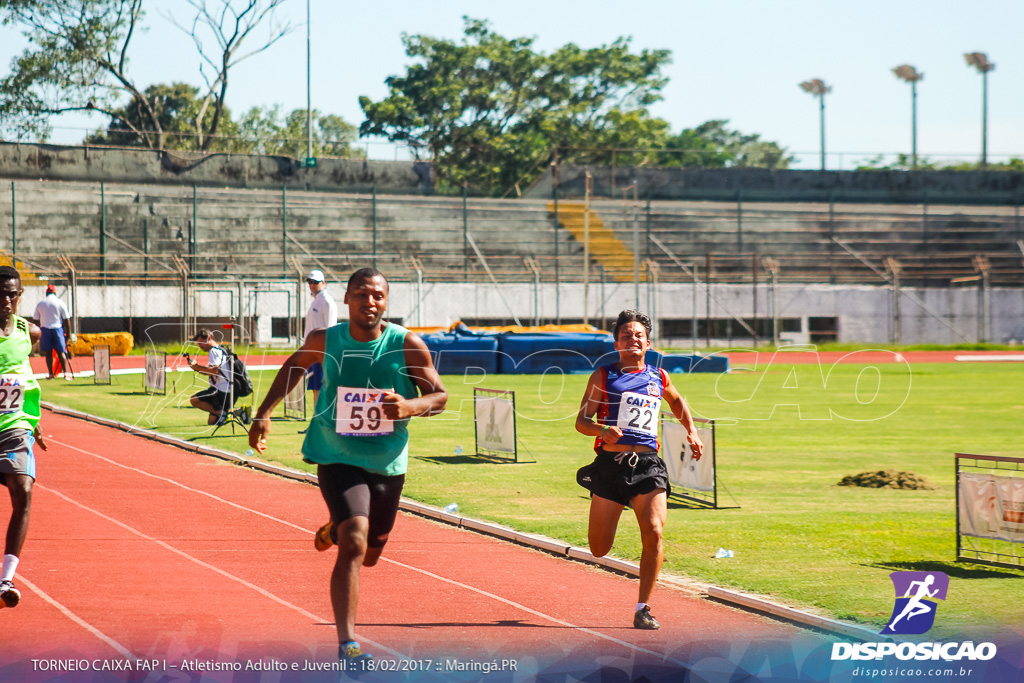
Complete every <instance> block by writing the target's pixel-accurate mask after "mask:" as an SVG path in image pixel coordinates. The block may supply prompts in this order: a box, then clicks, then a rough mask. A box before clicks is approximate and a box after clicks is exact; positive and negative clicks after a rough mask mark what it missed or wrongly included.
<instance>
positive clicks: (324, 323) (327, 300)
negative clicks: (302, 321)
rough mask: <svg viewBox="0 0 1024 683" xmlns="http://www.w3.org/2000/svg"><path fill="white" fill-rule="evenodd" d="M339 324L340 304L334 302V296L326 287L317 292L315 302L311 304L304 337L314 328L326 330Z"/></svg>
mask: <svg viewBox="0 0 1024 683" xmlns="http://www.w3.org/2000/svg"><path fill="white" fill-rule="evenodd" d="M337 324H338V304H336V303H334V297H333V296H331V295H330V294H328V293H327V288H326V287H324V288H323V289H321V290H320V291H319V292H317V295H316V297H315V298H314V299H313V303H311V304H310V305H309V310H308V311H307V312H306V327H305V331H304V333H303V335H302V338H303V339H306V337H308V336H309V333H310V332H312V331H313V330H326V329H327V328H328V327H334V326H335V325H337Z"/></svg>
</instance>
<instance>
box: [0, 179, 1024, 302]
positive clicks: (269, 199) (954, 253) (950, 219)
mask: <svg viewBox="0 0 1024 683" xmlns="http://www.w3.org/2000/svg"><path fill="white" fill-rule="evenodd" d="M8 188H9V189H8V190H7V193H6V194H5V193H4V191H3V190H2V189H0V249H2V250H3V252H4V253H6V254H7V255H9V256H10V255H12V254H15V252H16V256H17V258H18V260H20V261H23V262H24V263H25V264H26V265H27V266H28V267H30V268H32V269H34V270H35V271H38V272H39V273H40V274H41V275H45V274H46V273H47V272H51V273H62V272H65V271H66V270H67V264H68V263H70V264H71V265H73V267H74V268H75V269H76V271H77V272H78V275H79V277H82V278H99V277H101V275H102V274H104V273H105V275H106V276H107V277H113V278H115V279H116V278H119V277H120V278H123V279H135V280H142V279H146V278H170V277H177V276H179V275H180V273H181V269H182V267H184V268H186V269H187V272H188V276H189V277H190V278H193V279H200V280H201V279H203V278H225V277H227V278H230V277H246V278H254V277H255V278H259V277H266V278H282V277H284V278H289V279H291V278H295V277H296V276H297V273H298V272H299V271H301V270H302V269H304V268H305V269H308V268H311V267H321V268H322V269H324V270H326V271H328V272H329V273H330V274H333V275H334V276H335V277H338V278H340V277H342V276H343V275H345V274H347V273H348V272H350V271H351V270H352V269H353V268H354V267H359V266H362V265H366V264H367V263H376V264H377V266H378V267H380V268H381V269H382V270H385V271H386V272H388V273H389V275H391V276H392V277H395V278H398V279H405V280H413V281H415V280H417V279H418V278H421V279H423V280H424V281H431V282H461V281H468V282H486V281H490V280H491V278H492V277H493V278H494V279H495V280H497V281H499V282H526V281H534V280H535V279H537V280H540V281H542V282H554V281H560V282H573V281H575V282H578V281H580V280H582V277H583V245H582V243H581V239H582V233H581V231H580V229H579V228H580V224H581V219H582V215H583V210H582V203H581V202H579V201H576V200H572V201H563V202H560V207H559V218H560V221H559V227H558V229H557V230H556V227H555V226H556V218H555V214H554V210H553V209H554V207H553V205H552V204H553V202H552V201H551V200H540V199H481V198H469V199H466V200H464V199H463V198H460V197H454V198H451V197H447V198H446V197H428V196H405V195H379V196H374V195H372V194H367V193H343V192H311V191H297V190H292V189H288V190H281V191H272V190H265V189H258V190H245V189H212V188H197V189H193V188H189V187H172V186H160V185H142V184H139V185H115V184H106V185H104V186H102V188H101V186H100V185H99V184H98V183H73V182H57V181H50V182H30V181H17V182H13V183H11V184H9V185H8ZM591 212H592V213H591V216H592V226H591V227H592V231H593V233H594V235H593V237H594V238H595V241H594V242H593V243H592V267H591V272H590V279H591V280H592V281H597V280H598V279H600V278H602V277H605V278H607V279H608V280H609V281H619V282H625V281H631V280H632V264H633V253H632V245H633V244H634V230H636V233H637V236H638V237H639V244H640V254H639V256H640V261H641V279H642V280H646V279H647V277H648V273H649V272H650V274H651V275H652V276H654V277H656V278H657V280H658V281H660V282H688V281H690V279H691V276H690V275H688V274H687V273H685V272H684V271H683V269H681V268H680V267H679V265H678V263H677V262H682V263H684V264H686V265H689V264H695V265H696V266H697V267H698V268H699V271H700V277H701V279H702V280H703V279H705V278H706V277H708V272H707V271H708V267H709V266H710V271H711V272H710V278H711V280H712V281H714V282H735V283H743V282H750V281H752V280H753V279H755V278H757V279H758V280H759V281H762V282H763V281H764V280H765V279H766V278H767V273H768V270H769V267H771V268H772V269H774V270H775V272H776V277H777V278H778V280H779V281H780V282H825V283H829V282H831V283H846V284H870V285H877V284H883V283H884V281H885V280H884V275H885V274H886V273H889V272H890V271H891V269H893V268H896V269H897V271H898V273H899V275H900V277H901V278H902V279H903V281H904V282H907V283H911V282H913V283H923V284H928V285H930V286H945V285H946V284H948V283H950V282H952V281H954V280H963V279H964V278H971V277H979V278H980V277H982V276H983V275H984V277H987V278H989V282H990V284H992V285H1014V286H1019V285H1022V284H1024V252H1022V249H1024V242H1022V241H1021V240H1024V230H1022V221H1021V217H1020V210H1019V207H1015V206H941V205H920V204H918V205H913V204H909V205H908V204H831V205H830V204H828V203H810V202H808V203H738V202H735V201H654V202H651V203H650V204H647V203H643V202H641V203H640V204H639V205H635V204H633V203H632V202H631V201H622V200H608V199H602V200H597V201H594V202H593V204H592V207H591ZM101 224H102V225H103V226H104V227H105V232H104V233H103V234H102V235H101ZM467 235H468V237H467ZM470 238H471V239H472V241H473V242H474V243H475V244H476V246H477V247H478V248H479V250H480V253H481V255H482V257H483V260H481V258H479V257H478V255H477V253H476V252H475V251H474V250H473V248H472V245H471V244H470V243H469V239H470ZM655 240H657V242H660V243H661V244H663V245H664V246H665V248H667V249H668V251H669V252H671V254H672V256H674V257H675V259H673V258H672V257H670V256H669V254H667V253H666V252H665V251H664V250H662V249H661V247H659V246H658V245H657V242H656V241H655ZM556 253H557V256H556ZM62 256H63V257H64V260H61V257H62ZM755 258H756V261H755ZM983 271H984V272H983Z"/></svg>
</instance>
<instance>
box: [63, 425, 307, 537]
mask: <svg viewBox="0 0 1024 683" xmlns="http://www.w3.org/2000/svg"><path fill="white" fill-rule="evenodd" d="M47 441H48V442H50V443H55V444H57V445H59V446H64V447H65V448H70V449H71V450H73V451H78V452H79V453H84V454H85V455H91V456H92V457H94V458H96V459H98V460H102V461H103V462H107V463H110V464H111V465H114V466H116V467H120V468H122V469H126V470H130V471H132V472H138V473H139V474H142V475H145V476H147V477H151V478H153V479H159V480H160V481H165V482H167V483H168V484H173V485H175V486H178V487H180V488H183V489H185V490H186V491H191V492H192V493H198V494H199V495H201V496H206V497H207V498H211V499H213V500H215V501H217V502H218V503H224V504H225V505H229V506H231V507H233V508H237V509H239V510H242V511H243V512H251V513H252V514H254V515H258V516H260V517H263V518H264V519H269V520H271V521H272V522H280V523H281V524H284V525H285V526H288V527H291V528H292V529H296V530H298V531H301V532H303V533H307V534H312V533H316V532H315V530H314V531H310V530H309V529H307V528H305V527H302V526H299V525H298V524H292V523H291V522H288V521H285V520H283V519H280V518H278V517H274V516H272V515H268V514H266V513H265V512H260V511H259V510H253V509H252V508H247V507H245V506H244V505H239V504H238V503H232V502H231V501H230V500H226V499H224V498H221V497H220V496H218V495H215V494H213V493H209V492H208V491H201V490H199V489H197V488H193V487H191V486H189V485H187V484H182V483H181V482H180V481H175V480H174V479H168V478H167V477H162V476H160V475H159V474H153V473H152V472H146V471H145V470H140V469H139V468H138V467H132V466H131V465H125V464H124V463H120V462H117V461H116V460H111V459H110V458H107V457H104V456H102V455H100V454H99V453H93V452H92V451H87V450H84V449H82V448H79V447H77V446H72V445H71V444H69V443H64V442H63V441H57V440H56V439H48V440H47Z"/></svg>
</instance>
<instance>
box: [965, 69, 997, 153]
mask: <svg viewBox="0 0 1024 683" xmlns="http://www.w3.org/2000/svg"><path fill="white" fill-rule="evenodd" d="M964 60H966V61H967V66H973V67H974V68H975V69H977V70H978V73H980V74H981V167H982V168H984V167H985V166H986V165H987V164H988V72H989V71H992V70H993V69H995V68H996V65H995V64H993V63H992V62H990V61H988V56H987V55H986V54H985V53H984V52H968V53H966V54H964Z"/></svg>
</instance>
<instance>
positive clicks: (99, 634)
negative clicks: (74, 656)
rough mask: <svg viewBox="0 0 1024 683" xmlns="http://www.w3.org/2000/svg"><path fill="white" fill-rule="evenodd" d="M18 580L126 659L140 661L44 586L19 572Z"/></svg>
mask: <svg viewBox="0 0 1024 683" xmlns="http://www.w3.org/2000/svg"><path fill="white" fill-rule="evenodd" d="M18 582H19V583H20V584H22V585H23V586H28V587H29V588H30V589H31V590H32V592H33V593H35V594H36V595H38V596H39V597H41V598H42V599H43V600H45V601H46V602H48V603H50V604H51V605H53V606H54V607H56V608H57V611H58V612H60V613H61V614H63V615H64V616H66V617H67V618H68V619H70V620H71V621H73V622H75V623H76V624H78V625H79V626H81V627H82V628H84V629H85V630H86V631H88V632H89V633H91V634H93V635H94V636H96V637H97V638H99V639H100V640H102V641H103V642H104V643H106V644H107V645H109V646H110V647H112V648H114V649H115V650H117V652H119V653H120V654H121V656H122V657H124V658H125V659H131V660H134V661H135V662H138V661H139V658H138V657H136V656H135V655H134V654H132V653H131V652H130V651H129V650H128V648H126V647H125V646H124V645H122V644H121V643H119V642H117V641H116V640H114V639H113V638H111V637H110V636H108V635H107V634H105V633H103V631H100V630H99V629H98V628H96V627H95V626H93V625H92V624H90V623H89V622H87V621H86V620H85V619H82V618H81V617H80V616H78V615H77V614H75V613H74V612H72V611H71V610H69V609H68V608H67V607H65V606H64V605H62V604H61V603H59V602H57V601H56V600H54V599H53V598H52V597H50V596H49V595H48V594H47V593H46V592H45V591H44V590H43V589H42V588H40V587H39V586H37V585H35V584H34V583H32V582H31V581H29V580H28V579H26V578H25V577H24V576H21V575H20V574H19V575H18Z"/></svg>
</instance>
